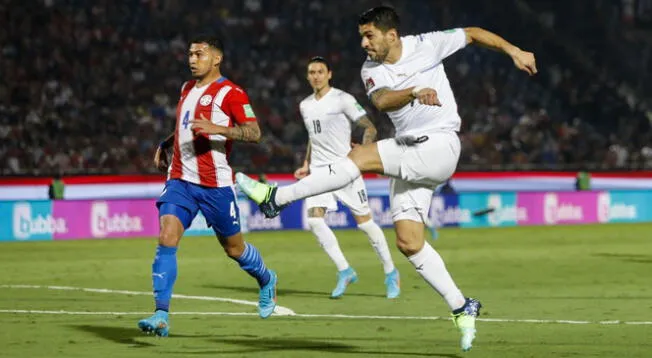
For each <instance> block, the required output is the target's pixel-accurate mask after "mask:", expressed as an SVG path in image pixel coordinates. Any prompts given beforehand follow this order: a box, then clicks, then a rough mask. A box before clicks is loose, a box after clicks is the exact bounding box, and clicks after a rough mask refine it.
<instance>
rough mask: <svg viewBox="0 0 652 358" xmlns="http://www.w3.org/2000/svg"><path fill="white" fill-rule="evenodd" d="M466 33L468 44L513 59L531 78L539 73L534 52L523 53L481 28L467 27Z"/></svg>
mask: <svg viewBox="0 0 652 358" xmlns="http://www.w3.org/2000/svg"><path fill="white" fill-rule="evenodd" d="M464 32H465V33H466V41H467V43H468V44H476V45H480V46H483V47H486V48H489V49H492V50H494V51H499V52H503V53H505V54H507V55H509V57H511V58H512V60H513V61H514V65H515V66H516V67H517V68H518V69H519V70H522V71H525V72H527V73H528V74H530V76H532V75H535V74H536V73H537V65H536V60H535V58H534V54H533V53H532V52H527V51H523V50H521V49H520V48H518V47H516V46H514V45H513V44H511V43H509V42H508V41H507V40H505V39H504V38H502V37H500V36H498V35H496V34H494V33H493V32H491V31H487V30H485V29H482V28H479V27H467V28H465V29H464Z"/></svg>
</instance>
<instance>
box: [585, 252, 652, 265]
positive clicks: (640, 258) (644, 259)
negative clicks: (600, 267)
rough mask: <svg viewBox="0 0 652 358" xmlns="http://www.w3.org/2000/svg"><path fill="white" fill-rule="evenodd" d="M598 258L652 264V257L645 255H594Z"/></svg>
mask: <svg viewBox="0 0 652 358" xmlns="http://www.w3.org/2000/svg"><path fill="white" fill-rule="evenodd" d="M593 256H597V257H605V258H608V259H616V260H620V261H625V262H634V263H638V264H652V256H650V255H643V254H612V253H599V254H593Z"/></svg>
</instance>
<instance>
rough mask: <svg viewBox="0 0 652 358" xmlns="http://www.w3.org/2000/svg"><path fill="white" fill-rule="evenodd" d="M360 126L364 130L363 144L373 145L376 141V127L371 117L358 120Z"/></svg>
mask: <svg viewBox="0 0 652 358" xmlns="http://www.w3.org/2000/svg"><path fill="white" fill-rule="evenodd" d="M358 125H359V126H360V127H363V128H364V133H363V134H362V144H367V143H372V142H373V141H374V140H376V135H377V134H378V132H377V131H376V127H375V126H374V124H373V123H372V122H371V120H370V119H369V117H367V116H364V117H362V118H360V119H359V120H358Z"/></svg>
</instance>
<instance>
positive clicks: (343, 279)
mask: <svg viewBox="0 0 652 358" xmlns="http://www.w3.org/2000/svg"><path fill="white" fill-rule="evenodd" d="M357 281H358V274H357V273H356V272H355V270H353V268H351V267H349V268H347V269H346V270H342V271H340V272H338V273H337V285H335V289H333V292H331V298H339V297H342V295H343V294H344V291H346V288H347V286H349V284H351V283H355V282H357Z"/></svg>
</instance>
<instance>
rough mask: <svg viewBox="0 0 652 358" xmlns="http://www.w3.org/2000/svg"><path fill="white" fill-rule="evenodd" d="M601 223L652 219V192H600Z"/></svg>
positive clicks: (599, 219)
mask: <svg viewBox="0 0 652 358" xmlns="http://www.w3.org/2000/svg"><path fill="white" fill-rule="evenodd" d="M598 221H599V222H601V223H618V222H620V223H622V222H645V221H652V192H650V191H643V190H640V191H617V190H616V191H605V192H600V193H598Z"/></svg>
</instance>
